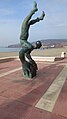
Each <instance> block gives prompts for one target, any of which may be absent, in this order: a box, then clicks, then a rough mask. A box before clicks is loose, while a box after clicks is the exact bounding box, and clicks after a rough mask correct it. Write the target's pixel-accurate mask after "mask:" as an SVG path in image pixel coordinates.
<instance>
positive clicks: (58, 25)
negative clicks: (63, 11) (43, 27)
mask: <svg viewBox="0 0 67 119" xmlns="http://www.w3.org/2000/svg"><path fill="white" fill-rule="evenodd" d="M56 26H57V27H64V26H67V23H61V24H57V25H56Z"/></svg>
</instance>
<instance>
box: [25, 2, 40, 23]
mask: <svg viewBox="0 0 67 119" xmlns="http://www.w3.org/2000/svg"><path fill="white" fill-rule="evenodd" d="M36 11H38V9H37V3H36V2H35V1H34V6H33V9H32V10H31V11H30V13H29V14H28V16H27V17H26V18H25V19H24V22H23V23H28V22H29V20H30V19H31V17H32V15H33V14H35V12H36Z"/></svg>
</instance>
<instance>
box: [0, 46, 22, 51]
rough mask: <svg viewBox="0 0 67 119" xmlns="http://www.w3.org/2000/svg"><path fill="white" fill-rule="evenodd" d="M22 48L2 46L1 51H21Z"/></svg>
mask: <svg viewBox="0 0 67 119" xmlns="http://www.w3.org/2000/svg"><path fill="white" fill-rule="evenodd" d="M20 49H21V48H8V47H0V52H19V51H20Z"/></svg>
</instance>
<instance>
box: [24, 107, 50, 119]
mask: <svg viewBox="0 0 67 119" xmlns="http://www.w3.org/2000/svg"><path fill="white" fill-rule="evenodd" d="M50 117H51V113H49V112H46V111H43V110H41V109H37V108H33V109H32V111H31V113H30V114H29V115H28V116H27V117H26V118H25V119H50Z"/></svg>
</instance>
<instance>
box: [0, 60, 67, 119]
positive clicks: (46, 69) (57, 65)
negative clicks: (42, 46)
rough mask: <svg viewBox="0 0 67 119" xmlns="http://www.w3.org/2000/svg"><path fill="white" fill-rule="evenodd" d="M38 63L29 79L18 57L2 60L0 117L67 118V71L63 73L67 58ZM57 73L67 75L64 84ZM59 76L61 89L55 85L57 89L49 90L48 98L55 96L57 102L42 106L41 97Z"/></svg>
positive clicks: (26, 118)
mask: <svg viewBox="0 0 67 119" xmlns="http://www.w3.org/2000/svg"><path fill="white" fill-rule="evenodd" d="M37 64H38V69H39V70H38V73H37V76H36V77H35V78H33V79H32V80H27V79H24V78H23V77H22V70H21V68H20V67H21V63H20V61H19V60H12V61H9V62H2V63H0V119H67V80H66V78H67V77H66V76H67V75H66V73H65V74H64V76H63V75H62V73H63V72H64V71H66V68H65V69H64V67H66V66H67V58H65V59H64V60H61V61H56V62H53V63H52V62H51V63H50V62H37ZM62 70H63V71H62ZM7 72H8V73H7ZM60 73H61V74H60ZM59 74H60V75H59ZM58 75H59V77H61V78H62V79H63V80H64V78H65V82H64V83H63V86H62V87H61V85H60V84H61V83H62V81H63V80H61V78H59V77H57V76H58ZM56 77H57V78H56ZM58 78H59V79H60V82H59V84H58V86H59V87H61V88H58V89H60V92H59V93H58V89H57V87H56V90H55V92H54V93H50V94H51V95H50V96H49V97H50V99H49V101H52V99H53V102H54V103H52V104H51V105H52V108H51V107H49V106H48V108H50V111H49V109H46V108H45V107H43V108H42V106H39V104H40V105H41V103H40V99H41V98H42V96H44V95H45V94H46V95H47V91H48V89H49V92H50V87H51V86H52V85H53V82H54V81H56V83H57V80H58ZM51 88H52V87H51ZM56 95H57V99H55V97H56ZM45 97H46V96H45ZM45 97H43V98H44V99H45ZM47 98H48V97H47ZM44 103H45V102H44ZM45 105H46V103H45Z"/></svg>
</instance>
